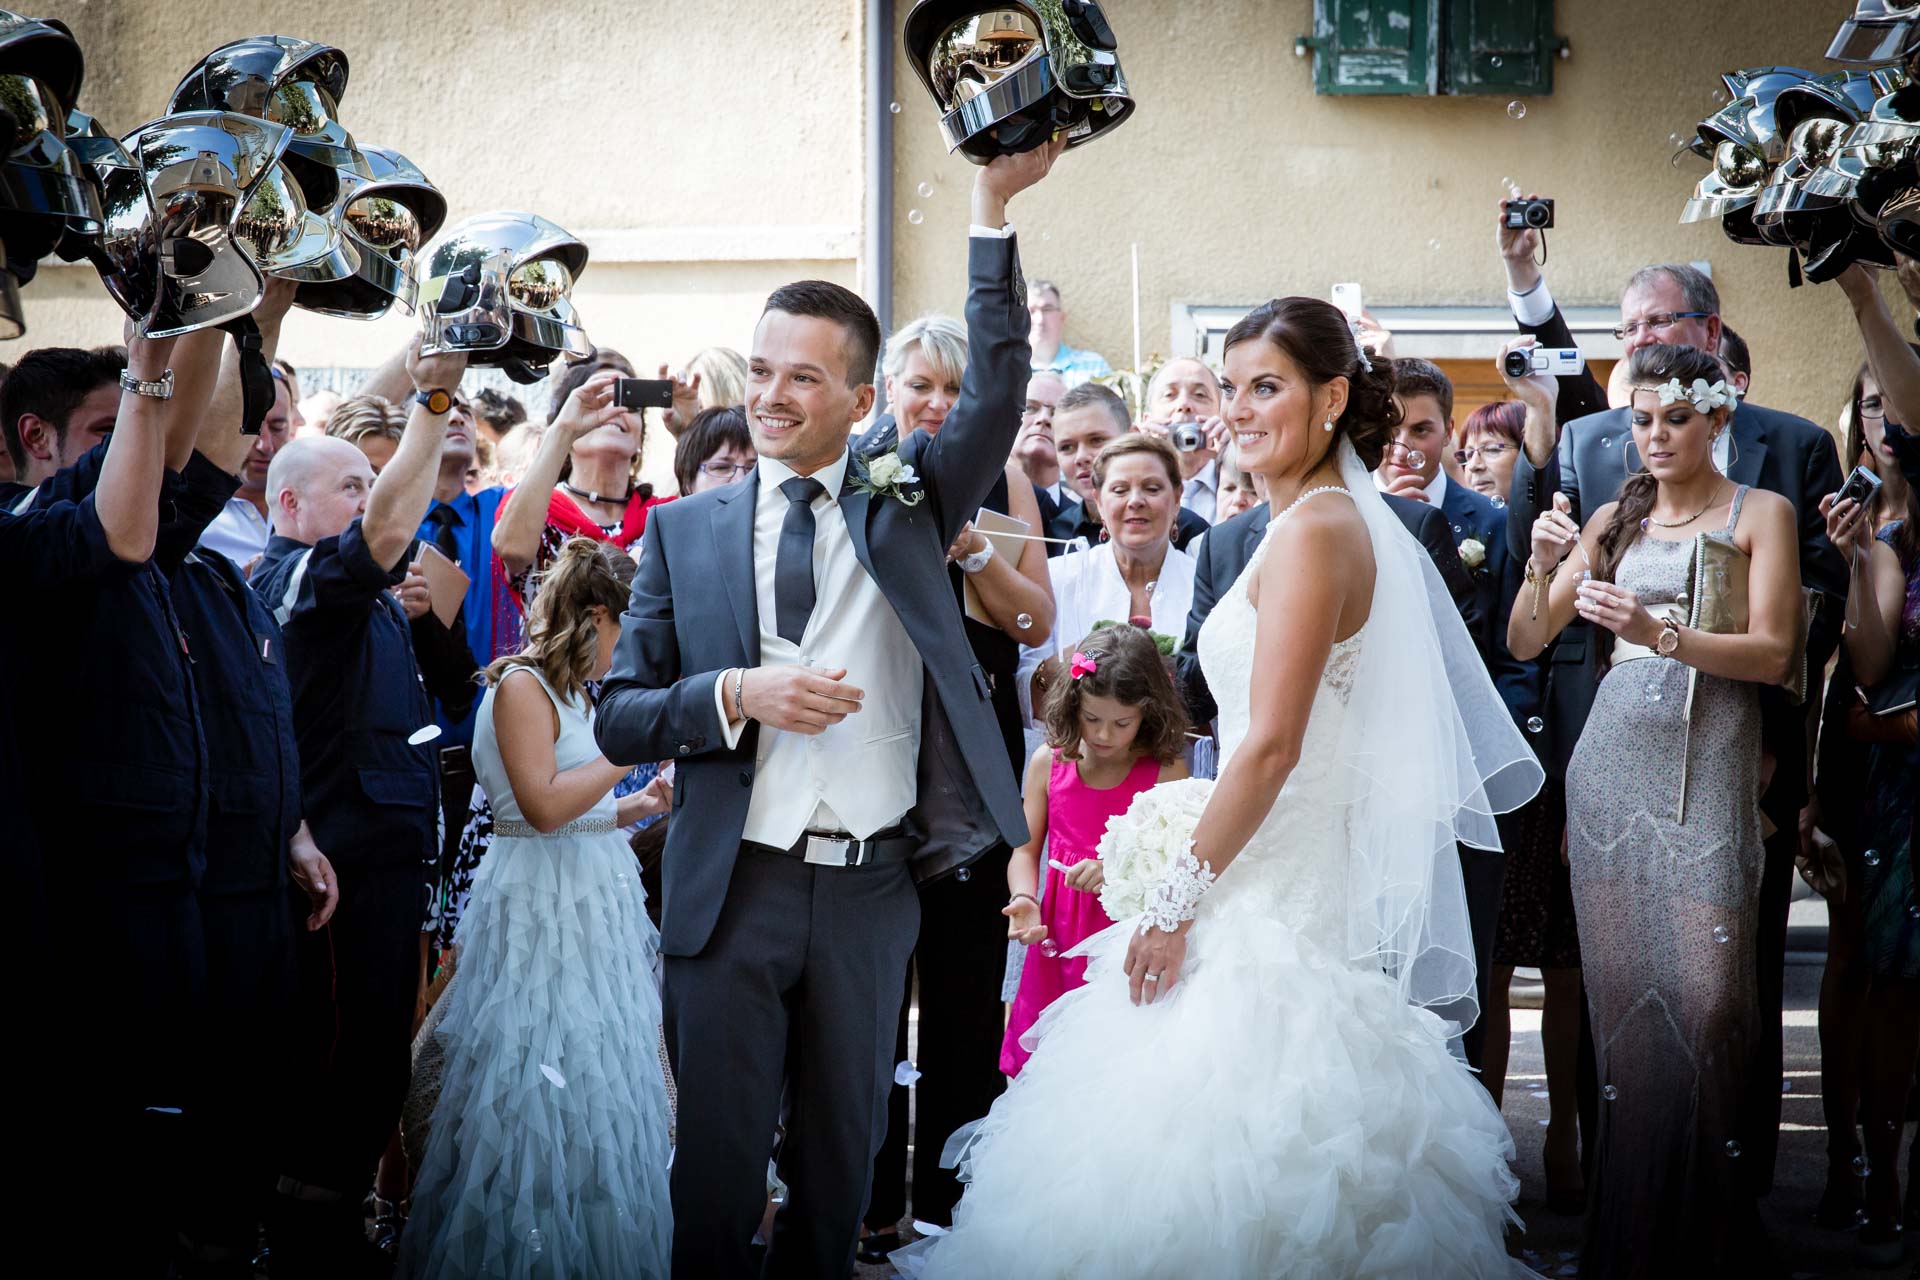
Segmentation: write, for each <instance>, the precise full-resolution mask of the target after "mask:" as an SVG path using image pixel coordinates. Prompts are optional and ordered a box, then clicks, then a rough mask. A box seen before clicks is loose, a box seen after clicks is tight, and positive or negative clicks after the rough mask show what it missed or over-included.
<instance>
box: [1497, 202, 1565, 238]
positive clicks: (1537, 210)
mask: <svg viewBox="0 0 1920 1280" xmlns="http://www.w3.org/2000/svg"><path fill="white" fill-rule="evenodd" d="M1501 207H1502V208H1503V209H1504V210H1505V212H1506V218H1507V223H1506V225H1507V228H1508V229H1509V230H1511V231H1524V230H1527V229H1528V228H1531V229H1532V230H1535V231H1545V230H1546V229H1547V228H1548V227H1550V226H1552V225H1553V201H1551V200H1509V201H1507V202H1506V204H1505V205H1503V206H1501Z"/></svg>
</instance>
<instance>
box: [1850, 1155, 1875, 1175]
mask: <svg viewBox="0 0 1920 1280" xmlns="http://www.w3.org/2000/svg"><path fill="white" fill-rule="evenodd" d="M1872 1172H1873V1165H1872V1164H1870V1163H1868V1161H1867V1158H1866V1157H1865V1156H1855V1157H1854V1158H1853V1176H1854V1177H1856V1178H1864V1177H1866V1176H1867V1175H1868V1174H1870V1173H1872Z"/></svg>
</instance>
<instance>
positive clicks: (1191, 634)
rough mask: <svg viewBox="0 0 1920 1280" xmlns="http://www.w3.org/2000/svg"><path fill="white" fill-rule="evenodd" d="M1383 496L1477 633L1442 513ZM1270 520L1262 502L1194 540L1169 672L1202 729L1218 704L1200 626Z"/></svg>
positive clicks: (1476, 605) (1468, 582)
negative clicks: (1180, 632) (1180, 635)
mask: <svg viewBox="0 0 1920 1280" xmlns="http://www.w3.org/2000/svg"><path fill="white" fill-rule="evenodd" d="M1383 496H1385V497H1386V499H1387V506H1389V507H1391V508H1392V509H1393V513H1394V514H1395V515H1397V516H1399V517H1400V523H1401V524H1404V525H1405V526H1407V532H1408V533H1411V534H1412V535H1413V537H1414V541H1416V542H1418V543H1419V544H1420V545H1421V546H1423V547H1425V548H1426V550H1427V554H1428V555H1429V556H1430V557H1432V559H1433V564H1434V567H1435V568H1437V569H1438V570H1440V577H1441V578H1442V579H1443V580H1444V581H1445V582H1446V584H1447V590H1448V592H1450V593H1451V594H1452V596H1453V603H1454V605H1455V607H1456V608H1458V609H1459V610H1460V618H1461V620H1462V621H1463V622H1465V623H1466V624H1467V630H1468V631H1469V632H1472V633H1473V634H1474V635H1476V636H1478V635H1479V633H1480V631H1481V615H1480V602H1479V599H1478V592H1477V589H1476V587H1475V585H1474V581H1473V578H1472V577H1471V576H1470V575H1469V574H1468V573H1467V567H1466V566H1465V565H1464V564H1462V563H1461V562H1460V550H1459V548H1458V547H1456V546H1455V545H1454V539H1453V532H1452V530H1451V528H1450V527H1449V526H1448V524H1447V518H1446V516H1445V515H1443V514H1442V513H1440V512H1438V511H1435V510H1434V509H1433V508H1432V507H1430V506H1428V505H1427V504H1426V503H1424V502H1416V501H1414V500H1413V499H1412V498H1396V497H1393V496H1391V495H1383ZM1271 518H1272V513H1271V512H1270V511H1269V510H1268V508H1267V504H1266V503H1264V502H1263V503H1261V504H1260V505H1259V506H1257V507H1254V508H1252V509H1251V510H1248V511H1242V512H1241V513H1240V514H1239V515H1237V516H1234V517H1233V518H1232V519H1230V520H1223V521H1221V522H1220V523H1219V524H1217V525H1215V526H1213V528H1212V529H1209V530H1208V531H1207V537H1206V540H1205V541H1204V542H1202V543H1201V544H1200V557H1199V561H1198V563H1197V565H1196V566H1195V569H1194V574H1193V605H1192V608H1191V609H1190V610H1189V611H1188V613H1187V634H1186V638H1185V639H1184V640H1183V641H1182V642H1181V645H1180V651H1179V653H1177V654H1175V655H1174V660H1173V661H1174V671H1173V674H1174V678H1175V680H1176V682H1177V683H1178V684H1179V686H1180V697H1181V699H1182V700H1183V701H1184V702H1185V703H1186V704H1187V718H1188V719H1190V720H1191V721H1192V722H1193V723H1194V724H1195V725H1198V726H1201V727H1203V728H1204V727H1205V726H1206V725H1208V724H1211V723H1212V722H1213V719H1214V717H1215V716H1217V715H1219V714H1220V708H1219V707H1218V706H1217V705H1215V703H1214V700H1213V691H1212V690H1210V689H1208V688H1207V678H1206V676H1204V675H1203V674H1201V671H1200V648H1199V646H1200V627H1201V625H1202V624H1203V623H1205V622H1206V620H1207V615H1208V614H1210V613H1212V612H1213V606H1214V605H1215V604H1217V603H1218V602H1219V600H1220V597H1221V596H1222V595H1224V594H1225V593H1226V591H1227V589H1228V588H1230V587H1231V586H1233V584H1234V582H1235V580H1237V579H1238V578H1239V577H1240V573H1241V571H1242V570H1244V569H1245V568H1246V567H1247V562H1248V561H1250V560H1252V559H1253V553H1254V551H1255V549H1256V548H1258V547H1259V545H1260V539H1261V538H1262V537H1263V536H1264V535H1265V534H1266V532H1267V521H1268V520H1269V519H1271Z"/></svg>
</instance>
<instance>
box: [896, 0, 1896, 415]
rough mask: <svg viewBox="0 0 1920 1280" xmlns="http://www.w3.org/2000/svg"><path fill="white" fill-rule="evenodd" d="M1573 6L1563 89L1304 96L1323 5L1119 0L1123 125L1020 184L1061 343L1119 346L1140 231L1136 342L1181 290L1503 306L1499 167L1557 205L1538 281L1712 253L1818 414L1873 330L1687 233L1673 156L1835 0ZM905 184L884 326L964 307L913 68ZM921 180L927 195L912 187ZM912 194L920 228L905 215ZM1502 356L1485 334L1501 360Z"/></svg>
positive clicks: (1766, 373) (1693, 171) (1806, 52)
mask: <svg viewBox="0 0 1920 1280" xmlns="http://www.w3.org/2000/svg"><path fill="white" fill-rule="evenodd" d="M1683 7H1684V9H1685V12H1686V19H1685V22H1684V24H1678V25H1677V24H1676V23H1675V22H1674V14H1675V12H1676V9H1675V6H1674V5H1673V4H1672V3H1670V0H1605V2H1599V0H1560V3H1559V4H1558V5H1557V10H1558V22H1559V32H1560V34H1562V35H1565V36H1567V37H1568V38H1569V39H1570V40H1571V41H1572V57H1571V58H1570V59H1568V60H1565V61H1562V62H1560V63H1558V64H1557V69H1556V76H1555V86H1554V93H1553V94H1552V96H1551V97H1543V98H1533V99H1527V100H1526V106H1527V114H1526V116H1525V118H1524V119H1523V120H1519V121H1515V120H1512V119H1510V118H1509V117H1508V115H1507V111H1506V107H1507V99H1505V98H1481V97H1458V98H1393V97H1388V98H1350V97H1349V98H1337V97H1319V96H1315V94H1314V92H1313V70H1312V67H1311V65H1310V64H1309V60H1308V59H1304V58H1296V57H1295V56H1294V53H1293V42H1294V37H1295V36H1296V35H1299V34H1302V33H1307V32H1310V31H1311V30H1312V13H1313V5H1312V0H1235V2H1232V3H1208V4H1204V5H1201V4H1193V3H1189V2H1187V0H1111V2H1110V3H1109V4H1107V6H1106V8H1107V10H1108V13H1109V15H1110V16H1111V18H1112V20H1113V24H1114V28H1115V30H1116V31H1117V32H1118V34H1119V37H1120V42H1121V45H1120V48H1121V60H1122V64H1123V66H1124V67H1125V69H1126V72H1127V75H1128V77H1129V79H1130V80H1131V81H1132V85H1133V90H1134V94H1135V96H1136V98H1137V99H1138V101H1139V103H1140V107H1139V110H1138V111H1137V113H1136V114H1135V116H1134V118H1133V119H1132V120H1131V121H1129V122H1128V123H1127V124H1125V125H1123V126H1121V127H1120V128H1119V129H1118V130H1116V131H1115V132H1114V133H1113V134H1112V135H1111V136H1110V137H1108V138H1105V139H1102V140H1100V141H1099V142H1096V143H1094V144H1093V145H1091V146H1089V147H1087V148H1085V149H1084V150H1080V151H1076V152H1072V153H1069V154H1068V155H1067V156H1066V157H1065V158H1064V159H1063V160H1062V162H1061V164H1060V166H1059V169H1058V171H1057V173H1056V175H1055V177H1054V178H1053V179H1050V180H1049V181H1048V182H1047V183H1046V184H1045V185H1044V186H1043V187H1041V188H1039V189H1036V190H1035V191H1034V192H1033V193H1031V194H1029V195H1027V196H1024V197H1022V198H1021V199H1020V200H1019V201H1017V202H1016V203H1015V205H1014V206H1013V209H1012V218H1013V220H1014V221H1015V223H1016V224H1017V225H1018V226H1019V228H1020V229H1021V231H1022V233H1023V234H1022V237H1021V253H1022V257H1023V260H1024V262H1025V266H1026V270H1027V274H1028V275H1029V276H1045V277H1050V278H1053V279H1055V280H1058V281H1059V282H1060V284H1061V286H1062V287H1063V289H1065V290H1066V293H1067V298H1066V301H1067V305H1068V308H1069V319H1068V334H1067V336H1068V340H1069V342H1071V343H1072V344H1073V345H1075V346H1093V347H1095V348H1097V349H1098V350H1100V351H1101V352H1102V353H1104V354H1105V355H1106V356H1107V357H1108V358H1109V359H1110V360H1112V361H1113V362H1114V364H1115V365H1116V366H1118V365H1121V364H1124V363H1128V362H1130V359H1131V347H1132V318H1131V303H1130V292H1131V276H1130V269H1129V262H1128V246H1129V244H1131V243H1135V242H1137V243H1138V244H1139V246H1140V261H1141V275H1142V297H1141V311H1142V325H1143V347H1144V349H1145V350H1146V351H1147V352H1148V353H1152V352H1155V351H1159V352H1161V353H1165V352H1167V351H1169V350H1170V349H1171V348H1170V338H1169V323H1168V314H1169V304H1170V303H1172V302H1174V301H1175V300H1180V301H1193V302H1210V303H1241V302H1253V301H1258V300H1261V299H1264V298H1268V297H1271V296H1274V295H1277V294H1288V293H1307V294H1313V295H1316V296H1320V297H1325V296H1327V291H1328V289H1329V287H1330V286H1331V285H1332V284H1333V283H1334V282H1335V281H1340V280H1357V281H1360V282H1361V283H1362V284H1363V286H1364V288H1365V294H1366V298H1367V302H1368V305H1369V306H1370V307H1379V306H1396V305H1398V306H1414V305H1422V306H1431V305H1447V304H1477V305H1482V306H1485V305H1499V304H1500V302H1501V301H1502V298H1503V292H1502V291H1503V287H1504V277H1503V275H1502V273H1501V269H1500V265H1499V262H1498V260H1497V258H1496V256H1495V253H1494V250H1493V232H1492V219H1493V217H1494V206H1495V203H1496V202H1497V201H1498V200H1500V199H1501V198H1502V191H1503V179H1506V178H1511V179H1512V180H1513V181H1515V182H1517V183H1519V184H1520V185H1521V186H1522V187H1523V188H1526V189H1528V190H1534V191H1538V192H1540V193H1541V194H1543V195H1549V196H1553V197H1554V198H1555V199H1556V200H1557V201H1558V220H1559V225H1560V229H1559V230H1557V231H1556V232H1554V233H1553V234H1552V235H1551V237H1550V241H1549V251H1550V259H1549V262H1548V266H1547V273H1548V278H1549V280H1550V281H1551V283H1552V286H1553V288H1554V290H1555V292H1556V294H1558V296H1559V297H1560V298H1561V300H1562V301H1563V302H1569V303H1611V302H1613V301H1615V299H1616V296H1617V290H1618V288H1619V285H1620V283H1621V281H1622V280H1623V279H1624V278H1625V276H1626V275H1627V273H1628V272H1629V271H1630V270H1631V269H1632V268H1633V267H1635V266H1638V265H1641V264H1643V263H1647V262H1653V261H1660V260H1670V259H1679V260H1689V259H1700V258H1704V259H1707V260H1708V261H1710V262H1711V263H1712V265H1713V272H1714V277H1715V279H1716V280H1717V281H1718V283H1719V285H1720V288H1721V291H1722V293H1723V295H1724V298H1725V310H1726V315H1727V318H1728V320H1729V322H1730V323H1732V324H1733V325H1734V326H1735V327H1736V328H1738V329H1739V330H1740V331H1741V332H1742V334H1743V335H1745V336H1746V337H1747V338H1748V340H1749V342H1750V343H1751V345H1752V348H1753V353H1754V361H1755V379H1756V388H1755V395H1756V398H1757V399H1758V400H1759V401H1760V402H1762V403H1765V404H1768V405H1774V406H1777V407H1780V408H1784V409H1790V410H1793V411H1796V412H1800V413H1803V414H1806V415H1807V416H1809V417H1812V418H1814V419H1815V420H1816V421H1819V422H1823V423H1830V422H1832V421H1833V420H1834V418H1835V415H1836V414H1837V412H1838V410H1839V405H1840V402H1841V399H1842V398H1843V396H1844V394H1845V387H1846V384H1847V381H1848V379H1849V378H1850V377H1851V374H1852V369H1853V366H1854V363H1855V361H1856V360H1857V358H1858V356H1857V352H1858V349H1859V343H1858V340H1857V338H1856V337H1855V335H1854V331H1853V328H1852V325H1851V321H1850V319H1849V317H1848V314H1847V312H1846V309H1845V306H1844V304H1843V302H1842V300H1841V298H1840V297H1839V296H1838V291H1837V289H1835V288H1834V287H1833V286H1827V287H1824V288H1815V287H1811V286H1809V287H1806V288H1802V289H1800V290H1797V291H1795V290H1790V289H1789V288H1788V287H1787V283H1786V254H1785V252H1784V251H1782V250H1762V249H1757V248H1750V247H1745V246H1740V245H1735V244H1733V243H1732V242H1730V241H1728V240H1727V239H1726V237H1725V236H1724V234H1722V232H1721V231H1720V229H1719V226H1718V224H1708V225H1696V226H1688V227H1683V226H1680V225H1678V221H1677V220H1678V218H1679V214H1680V207H1681V205H1682V203H1683V202H1684V201H1685V200H1686V198H1687V196H1688V195H1689V194H1690V192H1691V190H1692V186H1693V183H1694V181H1695V180H1696V179H1697V178H1698V176H1699V175H1700V173H1701V172H1702V171H1703V170H1704V165H1703V164H1702V163H1701V162H1700V161H1698V160H1695V159H1694V158H1692V157H1691V156H1689V157H1686V158H1683V159H1682V161H1681V162H1680V163H1679V165H1678V167H1675V166H1673V165H1670V164H1669V163H1668V157H1669V155H1670V153H1671V151H1672V147H1671V146H1670V145H1669V143H1668V136H1669V135H1670V134H1672V133H1674V132H1676V131H1678V132H1681V133H1690V132H1691V131H1692V127H1693V125H1694V124H1695V123H1697V122H1698V121H1699V120H1700V119H1701V118H1702V117H1703V116H1704V115H1706V114H1708V113H1709V112H1710V111H1711V110H1712V109H1713V104H1712V102H1711V100H1710V95H1711V94H1712V93H1713V91H1714V90H1715V89H1718V88H1720V84H1719V81H1718V79H1717V74H1718V73H1719V72H1720V71H1722V70H1731V69H1734V68H1738V67H1744V66H1759V65H1769V64H1782V63H1784V64H1789V65H1798V66H1804V67H1807V68H1809V69H1812V70H1816V71H1824V70H1830V69H1832V68H1831V66H1830V65H1829V64H1827V63H1825V62H1824V61H1823V59H1822V57H1821V55H1822V54H1824V53H1825V51H1826V46H1827V42H1828V40H1829V39H1830V38H1831V37H1832V34H1833V30H1834V27H1835V26H1836V25H1837V23H1838V21H1839V18H1840V17H1841V16H1842V14H1843V13H1844V12H1845V10H1846V8H1847V6H1846V5H1845V4H1844V3H1842V4H1837V5H1836V4H1809V3H1806V0H1694V2H1693V3H1690V4H1687V5H1685V6H1683ZM898 92H899V96H900V97H901V100H902V101H903V102H904V103H905V104H906V105H907V108H908V109H907V110H906V111H903V112H902V113H901V115H900V116H899V120H900V122H901V123H900V133H899V138H898V143H897V147H896V155H897V157H898V162H897V166H896V170H895V184H894V192H895V199H896V201H897V204H898V219H897V222H896V234H897V236H898V246H899V248H898V259H897V262H898V269H897V274H896V281H897V289H898V293H897V296H896V306H895V318H896V320H897V321H904V320H906V319H908V318H911V317H912V316H914V315H915V314H917V313H918V312H920V311H922V310H926V309H930V308H936V309H942V310H955V309H957V308H958V307H959V306H960V304H961V301H962V290H963V288H964V280H965V277H964V274H963V272H964V259H963V257H962V253H963V243H962V240H961V237H963V236H964V235H965V233H966V221H967V204H966V191H967V186H966V184H967V182H968V180H969V178H970V174H969V173H968V172H967V166H966V165H965V164H964V163H963V162H960V161H957V160H954V159H950V158H949V157H947V156H946V155H945V154H944V151H943V148H942V146H941V144H940V141H939V135H938V130H937V128H936V127H935V121H934V117H933V114H932V110H931V105H930V104H929V102H928V101H927V98H926V94H925V91H924V90H923V89H922V88H921V86H920V85H919V83H918V81H917V80H915V79H913V78H912V75H911V72H910V71H909V70H908V68H906V66H905V65H904V64H903V65H902V67H901V76H900V80H899V86H898ZM922 182H932V183H933V184H934V186H935V194H934V196H933V198H931V199H927V198H923V197H921V196H920V195H919V194H918V188H919V184H920V183H922ZM910 209H919V210H920V211H921V212H922V215H923V217H924V221H923V222H922V223H921V224H920V225H918V226H916V225H913V224H912V223H910V222H909V221H908V220H907V213H908V211H909V210H910ZM1494 351H1495V348H1494V347H1493V346H1492V345H1491V344H1489V346H1488V350H1487V355H1488V358H1489V359H1491V358H1492V356H1493V354H1494Z"/></svg>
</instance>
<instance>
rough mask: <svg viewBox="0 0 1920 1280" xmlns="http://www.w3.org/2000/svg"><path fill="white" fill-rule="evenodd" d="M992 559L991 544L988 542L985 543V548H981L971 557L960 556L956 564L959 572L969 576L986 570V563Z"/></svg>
mask: <svg viewBox="0 0 1920 1280" xmlns="http://www.w3.org/2000/svg"><path fill="white" fill-rule="evenodd" d="M992 559H993V543H991V542H989V543H987V545H986V546H984V547H981V548H980V549H979V550H978V551H976V552H974V553H973V554H972V555H970V556H961V557H960V559H959V560H958V561H957V562H956V563H958V564H959V566H960V572H962V573H969V574H971V573H978V572H980V571H981V570H982V569H984V568H986V567H987V563H988V562H989V561H990V560H992Z"/></svg>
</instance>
